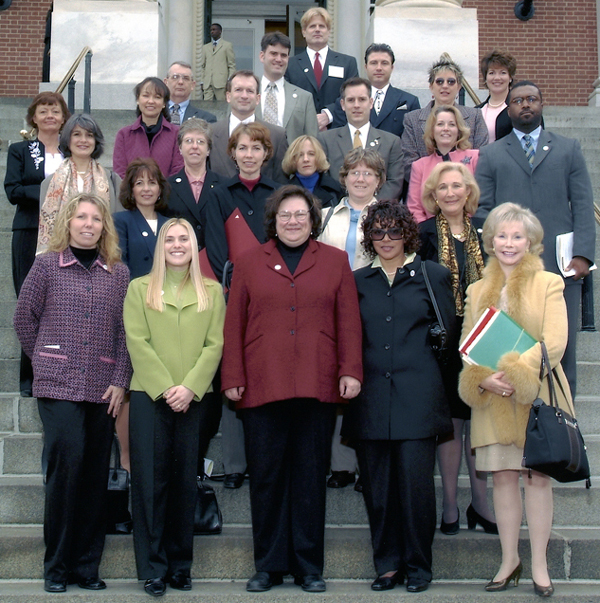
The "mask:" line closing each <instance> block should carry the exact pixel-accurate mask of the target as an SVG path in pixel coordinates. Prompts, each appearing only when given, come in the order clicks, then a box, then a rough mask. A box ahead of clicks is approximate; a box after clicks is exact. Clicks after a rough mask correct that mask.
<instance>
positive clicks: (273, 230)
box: [265, 184, 321, 239]
mask: <svg viewBox="0 0 600 603" xmlns="http://www.w3.org/2000/svg"><path fill="white" fill-rule="evenodd" d="M292 197H302V199H304V200H305V201H306V204H307V205H308V212H309V214H310V223H311V229H310V236H311V238H313V239H316V238H317V237H318V236H319V235H320V234H321V202H320V201H319V199H318V198H317V197H315V196H314V195H313V194H312V193H311V192H310V191H308V190H306V189H305V188H304V187H303V186H297V185H295V184H287V185H286V186H282V187H281V188H278V189H277V190H276V191H275V192H274V193H273V194H272V195H271V196H270V197H269V198H268V199H267V202H266V204H265V234H266V235H267V238H268V239H274V238H275V237H276V236H277V226H276V219H277V212H278V211H279V208H280V206H281V204H282V203H283V202H284V201H285V200H286V199H291V198H292Z"/></svg>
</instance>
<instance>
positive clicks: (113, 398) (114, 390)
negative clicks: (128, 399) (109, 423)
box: [102, 385, 125, 418]
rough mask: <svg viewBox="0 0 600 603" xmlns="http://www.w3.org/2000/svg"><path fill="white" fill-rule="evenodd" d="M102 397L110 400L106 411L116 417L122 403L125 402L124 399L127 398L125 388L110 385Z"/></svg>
mask: <svg viewBox="0 0 600 603" xmlns="http://www.w3.org/2000/svg"><path fill="white" fill-rule="evenodd" d="M102 399H103V400H108V401H109V402H108V410H107V411H106V413H107V414H109V415H112V416H113V417H115V418H116V416H117V414H118V413H119V410H121V404H123V400H124V399H125V388H124V387H117V386H116V385H109V386H108V389H107V390H106V391H105V392H104V395H103V396H102Z"/></svg>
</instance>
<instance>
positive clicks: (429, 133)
mask: <svg viewBox="0 0 600 603" xmlns="http://www.w3.org/2000/svg"><path fill="white" fill-rule="evenodd" d="M440 113H452V115H454V121H455V122H456V127H457V128H458V137H457V140H456V148H457V149H460V150H461V151H464V150H466V149H470V148H471V143H470V142H469V136H471V128H469V126H467V124H466V123H465V120H464V118H463V116H462V113H461V112H460V111H459V110H458V109H457V108H456V107H452V106H451V105H442V106H441V107H436V108H435V109H434V110H433V111H431V113H429V117H428V118H427V122H426V123H425V134H423V138H424V139H425V147H426V148H427V152H428V153H429V154H430V155H433V153H435V150H436V149H437V144H436V142H435V138H434V136H433V128H434V126H435V123H436V122H437V118H438V116H439V114H440Z"/></svg>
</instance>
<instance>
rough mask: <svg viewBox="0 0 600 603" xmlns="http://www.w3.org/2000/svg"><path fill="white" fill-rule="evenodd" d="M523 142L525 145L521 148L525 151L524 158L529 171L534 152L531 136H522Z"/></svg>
mask: <svg viewBox="0 0 600 603" xmlns="http://www.w3.org/2000/svg"><path fill="white" fill-rule="evenodd" d="M523 142H524V143H525V145H524V146H523V148H524V149H525V157H527V161H529V165H530V166H531V169H533V160H534V159H535V150H534V148H533V142H532V140H531V136H529V134H525V136H523Z"/></svg>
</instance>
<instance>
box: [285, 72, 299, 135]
mask: <svg viewBox="0 0 600 603" xmlns="http://www.w3.org/2000/svg"><path fill="white" fill-rule="evenodd" d="M294 91H295V87H294V86H292V85H291V84H290V83H289V82H285V83H284V84H283V92H284V94H285V105H284V107H283V127H284V128H285V127H286V126H287V124H288V122H289V121H290V117H292V114H293V112H294V111H295V109H296V105H297V103H298V95H297V94H296V98H294Z"/></svg>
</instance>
